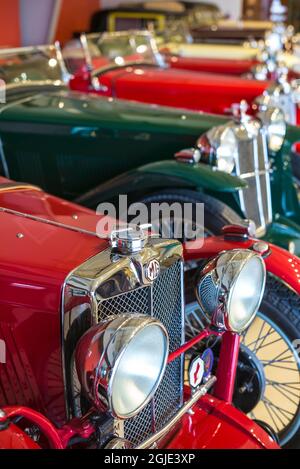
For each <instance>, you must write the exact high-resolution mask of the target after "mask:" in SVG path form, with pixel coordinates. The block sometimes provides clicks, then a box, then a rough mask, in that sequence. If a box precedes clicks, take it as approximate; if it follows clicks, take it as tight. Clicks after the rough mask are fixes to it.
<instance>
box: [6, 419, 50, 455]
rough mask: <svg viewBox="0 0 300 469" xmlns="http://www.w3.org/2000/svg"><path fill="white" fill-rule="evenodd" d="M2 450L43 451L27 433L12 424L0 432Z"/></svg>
mask: <svg viewBox="0 0 300 469" xmlns="http://www.w3.org/2000/svg"><path fill="white" fill-rule="evenodd" d="M0 449H41V448H40V447H39V446H38V445H37V443H35V442H34V441H33V440H32V439H31V438H30V437H29V436H28V435H27V434H26V433H24V432H23V431H22V430H20V428H18V427H16V425H13V424H10V425H9V427H8V428H7V429H6V430H2V431H0Z"/></svg>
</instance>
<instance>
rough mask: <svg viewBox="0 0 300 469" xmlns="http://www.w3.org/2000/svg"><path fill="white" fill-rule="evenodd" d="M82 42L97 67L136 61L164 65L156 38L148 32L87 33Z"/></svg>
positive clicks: (122, 64) (94, 66)
mask: <svg viewBox="0 0 300 469" xmlns="http://www.w3.org/2000/svg"><path fill="white" fill-rule="evenodd" d="M81 42H82V46H83V48H86V52H87V53H88V54H89V57H90V60H91V61H92V65H93V68H96V69H99V68H100V69H101V68H102V67H103V68H109V67H110V66H114V67H115V66H124V65H125V66H126V65H127V64H132V63H135V62H136V63H147V64H152V65H156V66H162V65H163V62H162V57H161V56H160V54H159V52H158V49H157V46H156V42H155V39H154V37H153V36H152V35H151V34H150V33H148V32H145V33H144V32H125V33H123V32H119V33H104V34H102V35H100V36H99V34H87V35H83V36H82V37H81Z"/></svg>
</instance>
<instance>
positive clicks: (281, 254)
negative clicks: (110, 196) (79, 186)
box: [0, 178, 300, 449]
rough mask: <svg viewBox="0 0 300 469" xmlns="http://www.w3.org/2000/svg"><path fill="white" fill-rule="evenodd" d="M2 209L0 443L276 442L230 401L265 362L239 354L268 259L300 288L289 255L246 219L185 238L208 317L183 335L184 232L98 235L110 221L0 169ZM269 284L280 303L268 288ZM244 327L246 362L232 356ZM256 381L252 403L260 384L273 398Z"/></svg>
mask: <svg viewBox="0 0 300 469" xmlns="http://www.w3.org/2000/svg"><path fill="white" fill-rule="evenodd" d="M0 213H1V220H2V225H1V226H2V232H1V233H2V247H3V248H2V250H1V255H0V285H1V292H2V295H1V301H0V407H1V409H2V413H1V414H0V447H7V446H8V447H11V446H13V447H15V446H16V447H18V446H26V445H27V446H29V447H30V448H31V447H33V446H34V444H31V443H30V442H28V438H27V437H26V436H24V432H25V434H26V435H27V436H29V437H30V438H33V439H34V443H35V444H39V445H40V446H41V447H48V446H50V447H53V448H69V447H76V445H78V444H80V446H81V447H82V446H84V447H89V448H103V447H106V448H108V447H109V448H126V447H135V448H147V447H153V444H157V445H158V447H160V448H176V449H178V448H181V449H182V448H193V449H195V448H204V447H205V448H276V447H277V444H276V443H275V442H274V438H272V436H274V432H273V431H272V429H270V426H269V425H268V422H254V421H251V420H250V419H249V418H248V417H247V416H246V415H244V414H242V413H241V412H240V411H238V410H237V409H235V408H233V407H232V404H231V402H232V398H233V396H234V393H235V392H236V385H237V384H238V387H237V392H238V393H243V392H244V391H243V386H244V385H245V383H246V382H247V376H246V375H247V373H248V374H249V369H250V371H251V372H250V375H251V376H250V381H251V382H253V384H255V383H254V382H256V376H257V373H258V368H259V369H260V370H261V369H262V368H263V367H264V366H265V364H264V363H263V362H261V364H259V363H260V361H259V360H260V359H258V358H255V353H254V354H253V353H251V354H250V355H249V353H250V352H249V350H250V349H249V347H250V348H251V341H252V339H251V337H253V334H254V339H255V340H256V341H257V340H258V341H260V340H262V336H260V335H258V336H257V335H256V334H257V332H255V331H256V328H257V327H258V329H262V326H261V319H258V323H256V312H257V309H258V308H260V302H261V299H262V295H263V293H264V285H265V271H266V269H267V271H268V274H272V275H274V276H276V278H277V279H278V278H281V279H282V281H284V284H283V285H282V287H281V288H283V290H284V289H285V288H288V287H286V286H290V288H292V289H293V291H291V293H290V294H293V295H294V296H296V297H297V298H298V296H297V294H296V293H295V292H299V291H300V288H299V282H298V277H297V274H296V272H297V270H296V266H298V265H299V260H298V259H297V258H296V257H295V256H292V255H290V254H288V253H287V252H285V251H283V250H282V249H279V248H277V247H275V246H271V245H267V244H266V243H265V242H257V241H256V240H254V239H251V237H250V236H249V233H248V228H247V227H246V226H229V227H227V228H225V229H224V233H223V236H221V237H216V238H209V239H207V240H204V245H203V246H202V245H201V243H200V240H199V241H197V242H194V244H191V243H189V244H187V245H186V246H185V251H184V257H185V261H186V263H187V264H186V265H187V273H186V278H187V283H188V285H191V284H192V283H194V284H195V288H196V295H197V298H198V300H197V301H198V302H199V303H198V309H199V306H200V307H201V310H202V314H204V316H205V318H206V319H205V320H204V317H203V321H202V323H203V327H202V328H201V330H199V327H198V329H197V328H196V329H195V327H194V326H193V320H192V318H191V315H188V316H187V323H186V324H187V326H186V334H187V335H186V338H185V339H184V337H183V328H182V324H183V321H184V308H183V268H182V256H183V252H182V247H181V245H180V243H178V242H177V241H175V240H167V239H160V238H157V237H152V236H151V235H149V234H147V233H146V232H145V231H144V230H143V229H142V228H134V227H132V226H131V227H125V228H120V227H119V228H118V229H116V230H113V231H112V232H111V231H109V234H110V236H109V239H108V235H107V233H105V232H104V231H103V229H104V228H103V227H104V226H107V223H110V224H111V222H112V220H107V219H104V217H103V215H96V214H94V213H93V212H92V211H90V210H88V209H85V208H82V207H79V206H77V205H75V204H72V203H69V202H64V201H62V200H61V199H58V198H56V197H53V196H50V195H48V194H46V193H44V192H43V191H42V190H40V189H39V188H37V187H35V186H30V185H26V184H18V183H15V182H13V181H9V180H7V179H4V178H1V179H0ZM113 223H115V222H114V221H113ZM202 241H203V240H202ZM197 243H198V244H197ZM195 265H196V266H197V268H196V271H197V275H196V280H192V279H194V275H195V270H194V269H195V267H193V266H195ZM220 285H222V287H221V290H220ZM217 293H218V294H217ZM221 294H222V302H221V303H220V299H219V298H220V297H219V295H221ZM271 295H273V296H272V301H275V302H277V304H279V305H281V301H282V300H281V299H280V297H277V294H276V289H274V290H273V293H271ZM194 301H195V300H193V302H192V303H190V311H192V314H193V316H194V317H195V318H196V316H195V315H196V314H198V313H197V311H196V308H195V306H194ZM291 301H292V300H291ZM280 308H281V306H280ZM270 314H272V313H270ZM198 324H199V322H198ZM255 324H256V328H254V329H252V326H253V325H255ZM264 324H267V323H265V322H264ZM268 324H269V325H268V326H267V331H268V329H269V335H270V337H271V336H272V334H273V332H272V331H273V329H274V326H272V324H273V323H272V322H270V323H268ZM264 327H265V326H264ZM289 327H290V328H291V327H292V326H291V325H290V326H289ZM263 329H264V328H263ZM195 331H196V333H195ZM248 331H251V333H250V339H249V340H250V342H249V343H248V342H247V339H246V338H247V337H248V333H249V332H248ZM240 334H242V335H241V341H242V348H241V350H244V351H246V355H247V356H248V357H249V356H250V357H251V360H248V361H245V360H246V359H247V357H246V356H243V357H240V356H239V350H240V348H239V344H240ZM251 334H252V335H251ZM274 334H277V336H278V332H276V331H275V329H274ZM277 336H276V337H277ZM272 340H273V339H272ZM272 340H271V342H272ZM280 340H283V343H282V344H283V345H281V342H280ZM288 340H290V339H288ZM245 341H246V342H245ZM154 343H155V344H156V347H155V349H154V348H153V344H154ZM243 343H244V344H247V348H245V345H244V346H243ZM264 343H265V345H269V344H268V340H266V338H265V340H264ZM200 344H202V346H201V350H200V349H199V348H198V347H200ZM214 344H215V345H214ZM216 344H217V347H219V349H218V350H216V351H215V347H216ZM248 345H249V347H248ZM281 346H283V347H286V342H285V339H281V338H279V339H278V340H276V350H277V351H278V350H280V347H281ZM195 347H196V348H195ZM256 348H257V349H258V348H259V347H256ZM256 348H255V349H254V351H255V350H256ZM291 353H292V357H293V356H294V355H293V353H294V352H293V351H291ZM214 355H216V357H218V359H217V360H216V361H215V364H214ZM184 356H185V357H186V361H185V363H186V365H187V372H186V386H185V387H183V365H184V361H183V357H184ZM273 358H274V356H273ZM290 359H292V358H289V361H288V363H289V367H291V365H290ZM264 360H266V356H265V358H264ZM272 360H273V359H271V361H270V363H266V366H269V365H271V364H272V363H273V361H272ZM278 361H279V360H278ZM246 363H247V366H246ZM245 366H246V368H245ZM283 366H285V365H284V363H283ZM240 367H241V369H242V370H245V371H246V374H244V372H242V373H241V370H240ZM132 370H135V373H132ZM137 370H138V373H136V371H137ZM255 370H257V371H255ZM295 370H296V373H297V363H296V364H295ZM275 371H276V370H275ZM252 372H253V373H254V375H253V376H252V374H251V373H252ZM286 372H288V371H287V370H286ZM262 376H263V375H260V374H259V377H262ZM264 376H265V375H264ZM266 376H267V375H266ZM296 376H298V379H299V372H298V374H297V375H296ZM268 379H269V378H268ZM276 379H277V377H276V373H275V375H274V373H273V381H274V380H275V381H276ZM295 379H296V378H295ZM253 380H254V381H253ZM275 381H274V382H275ZM237 382H238V383H237ZM267 386H268V384H267V383H264V387H267ZM278 386H279V387H280V386H284V384H283V383H282V384H281V385H280V382H278ZM191 388H192V389H193V392H192V393H191ZM254 388H255V390H256V391H257V389H260V392H259V395H258V394H256V392H255V395H253V396H251V392H250V397H252V404H251V405H253V403H254V405H256V403H257V402H258V401H259V399H261V398H262V396H263V399H265V400H266V402H267V407H268V406H271V407H270V408H271V409H272V408H273V407H272V406H274V405H275V404H274V403H273V402H272V400H271V399H272V397H271V396H268V395H266V396H264V394H262V393H263V392H264V391H263V388H256V387H255V386H254ZM254 388H253V389H254ZM183 389H184V393H183ZM295 389H296V391H295V392H297V385H295ZM248 391H249V390H248ZM248 391H247V390H246V389H245V392H246V395H247V392H248ZM246 400H247V402H249V401H248V398H247V399H246ZM281 402H282V399H281ZM20 406H21V407H20ZM275 407H277V405H275ZM30 409H32V410H30ZM190 410H192V412H189V411H190ZM288 412H290V411H289V410H288ZM253 415H254V414H253ZM257 415H258V414H257ZM20 417H21V419H20ZM10 424H11V426H10ZM296 424H297V415H294V416H293V419H291V422H290V426H291V428H295V425H296ZM14 425H17V426H18V428H19V429H18V428H16V426H14ZM275 430H276V429H275ZM266 432H267V433H266ZM44 436H45V437H46V439H45V438H44Z"/></svg>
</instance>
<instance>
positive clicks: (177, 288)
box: [98, 261, 184, 445]
mask: <svg viewBox="0 0 300 469" xmlns="http://www.w3.org/2000/svg"><path fill="white" fill-rule="evenodd" d="M182 300H183V291H182V263H181V261H177V262H175V263H174V264H173V265H172V266H170V267H169V268H168V269H166V270H164V271H163V272H162V273H161V274H160V276H159V277H158V278H157V279H156V280H155V281H154V283H153V285H152V286H145V287H140V288H137V289H135V290H132V291H130V292H128V293H122V294H120V295H117V296H114V297H111V298H108V299H105V300H102V301H101V302H99V304H98V320H99V321H101V320H103V319H104V318H106V317H107V316H111V314H112V313H117V314H123V313H132V314H134V313H143V314H148V315H151V316H154V317H156V318H158V319H159V320H160V321H161V322H162V323H163V324H164V326H165V327H166V329H167V331H168V334H169V339H170V351H171V352H172V351H174V350H176V349H177V348H178V347H179V346H180V345H181V344H182V340H183V336H184V335H183V334H184V329H183V324H184V321H183V307H182ZM153 346H155V344H153ZM182 386H183V359H182V357H181V358H178V359H176V360H175V361H173V362H172V363H170V364H168V365H167V370H166V373H165V375H164V378H163V380H162V383H161V384H160V386H159V388H158V390H157V391H156V394H155V396H154V398H153V400H152V401H151V402H150V403H149V404H148V405H147V406H146V408H145V409H144V410H143V411H142V412H141V413H140V414H139V415H137V416H136V417H134V418H132V419H129V420H127V421H125V423H124V437H125V438H126V439H128V440H129V441H131V442H132V443H133V444H134V445H137V444H138V443H141V442H142V441H143V440H144V439H145V438H147V437H148V436H149V435H150V434H153V432H154V431H157V430H160V429H161V428H162V427H163V426H164V425H165V424H166V423H167V422H168V421H169V420H170V419H171V417H172V416H173V415H174V414H175V413H176V412H177V411H178V408H179V407H180V406H181V404H182Z"/></svg>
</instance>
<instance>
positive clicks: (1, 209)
mask: <svg viewBox="0 0 300 469" xmlns="http://www.w3.org/2000/svg"><path fill="white" fill-rule="evenodd" d="M32 188H34V189H35V190H40V189H39V188H36V187H34V186H32ZM0 212H3V213H9V214H10V215H16V216H18V217H23V218H27V219H29V220H33V221H38V222H40V223H45V224H47V225H51V226H57V227H58V228H63V229H65V230H70V231H76V232H77V233H82V234H86V235H89V236H94V237H96V238H98V236H97V234H96V233H95V232H94V231H89V230H84V229H83V228H77V227H76V226H71V225H66V224H65V223H60V222H58V221H54V220H48V219H47V218H41V217H38V216H36V215H30V214H29V213H23V212H18V211H17V210H12V209H10V208H6V207H0ZM99 239H100V238H99Z"/></svg>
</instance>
